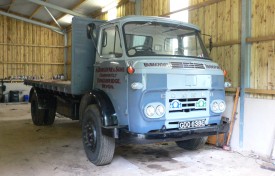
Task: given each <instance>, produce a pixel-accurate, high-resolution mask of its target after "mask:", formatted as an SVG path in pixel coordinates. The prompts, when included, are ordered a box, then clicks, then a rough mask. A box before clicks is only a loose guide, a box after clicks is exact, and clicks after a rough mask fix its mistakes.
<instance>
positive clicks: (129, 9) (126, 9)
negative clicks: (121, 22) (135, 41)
mask: <svg viewBox="0 0 275 176" xmlns="http://www.w3.org/2000/svg"><path fill="white" fill-rule="evenodd" d="M127 15H135V2H131V1H129V2H127V3H125V4H122V5H121V6H119V7H118V8H117V17H118V18H119V17H124V16H127Z"/></svg>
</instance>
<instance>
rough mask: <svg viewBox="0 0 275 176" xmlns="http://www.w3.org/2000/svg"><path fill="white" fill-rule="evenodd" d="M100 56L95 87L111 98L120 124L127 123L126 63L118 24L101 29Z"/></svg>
mask: <svg viewBox="0 0 275 176" xmlns="http://www.w3.org/2000/svg"><path fill="white" fill-rule="evenodd" d="M98 52H99V56H98V57H97V60H96V63H95V81H94V88H97V89H100V90H103V91H104V92H105V93H106V94H107V95H108V96H109V98H110V99H111V101H112V103H113V106H114V108H115V111H116V113H117V117H118V123H119V125H127V123H128V121H127V117H128V112H127V100H128V93H127V78H126V64H125V58H124V55H123V53H124V52H123V47H122V45H121V36H120V33H119V28H118V26H117V25H113V24H112V25H108V26H106V27H103V28H102V29H101V31H100V36H99V43H98Z"/></svg>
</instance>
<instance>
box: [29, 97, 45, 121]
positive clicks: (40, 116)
mask: <svg viewBox="0 0 275 176" xmlns="http://www.w3.org/2000/svg"><path fill="white" fill-rule="evenodd" d="M45 115H46V112H45V110H44V109H38V101H37V95H36V93H34V94H33V95H32V96H31V116H32V122H33V124H34V125H37V126H41V125H44V117H45Z"/></svg>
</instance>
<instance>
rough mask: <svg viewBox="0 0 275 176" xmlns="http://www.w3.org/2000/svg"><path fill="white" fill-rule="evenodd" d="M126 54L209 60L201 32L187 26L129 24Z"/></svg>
mask: <svg viewBox="0 0 275 176" xmlns="http://www.w3.org/2000/svg"><path fill="white" fill-rule="evenodd" d="M123 32H124V39H125V47H126V52H127V55H128V56H129V57H135V56H160V55H163V56H179V57H199V58H204V59H209V58H208V53H207V51H206V49H205V47H204V45H203V42H202V40H201V38H200V35H199V31H197V30H196V29H192V28H189V27H186V26H183V25H178V24H168V23H159V22H129V23H126V24H125V25H124V26H123Z"/></svg>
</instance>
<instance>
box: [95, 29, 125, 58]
mask: <svg viewBox="0 0 275 176" xmlns="http://www.w3.org/2000/svg"><path fill="white" fill-rule="evenodd" d="M102 35H103V36H102V39H101V52H100V54H101V55H102V56H104V55H105V56H107V55H114V56H115V57H121V56H122V48H121V43H120V36H119V32H118V29H117V27H110V28H106V29H104V30H103V31H102Z"/></svg>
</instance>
